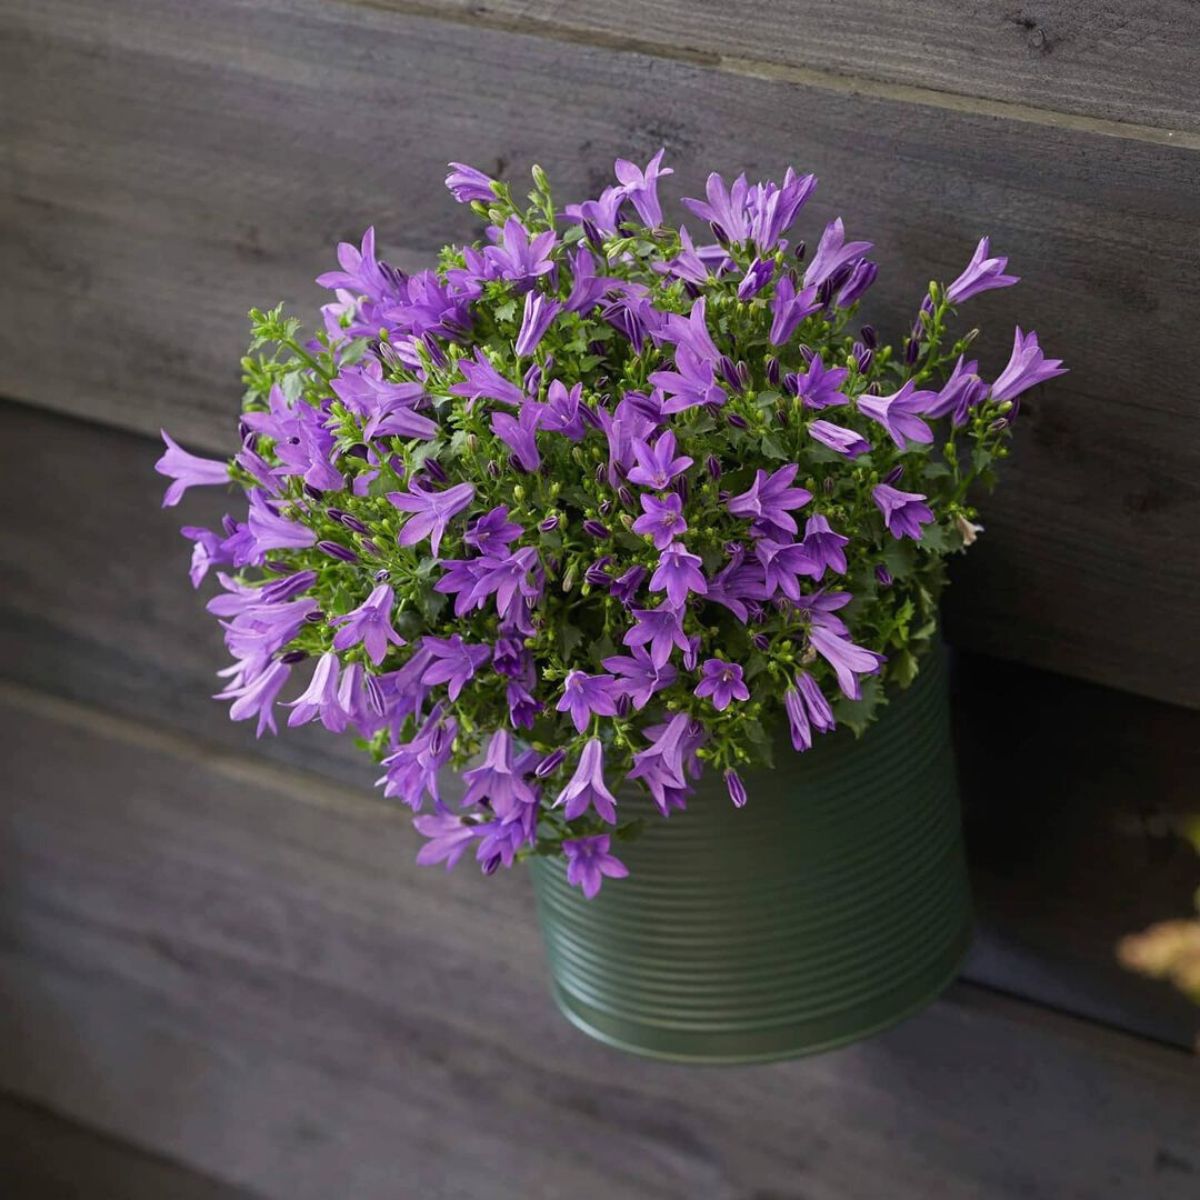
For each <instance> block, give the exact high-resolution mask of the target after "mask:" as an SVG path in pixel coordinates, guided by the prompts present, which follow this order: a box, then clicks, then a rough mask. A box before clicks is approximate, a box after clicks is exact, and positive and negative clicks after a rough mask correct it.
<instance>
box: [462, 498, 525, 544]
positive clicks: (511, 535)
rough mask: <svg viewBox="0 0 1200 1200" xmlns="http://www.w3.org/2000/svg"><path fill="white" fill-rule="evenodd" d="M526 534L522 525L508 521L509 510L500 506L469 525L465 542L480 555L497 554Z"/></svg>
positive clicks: (464, 537)
mask: <svg viewBox="0 0 1200 1200" xmlns="http://www.w3.org/2000/svg"><path fill="white" fill-rule="evenodd" d="M524 532H525V531H524V530H523V529H522V528H521V526H520V525H518V524H516V523H515V522H514V521H510V520H509V519H508V508H507V507H506V506H504V505H500V506H499V507H497V508H493V509H491V510H490V511H489V512H486V513H484V515H483V516H482V517H480V518H479V520H478V521H475V522H473V523H472V524H470V525H468V526H467V532H466V533H464V534H463V541H464V542H466V543H467V545H468V546H474V547H475V549H476V550H478V551H479V552H480V554H495V553H497V552H498V551H500V550H502V549H504V548H505V547H507V546H508V544H509V543H510V542H515V541H516V540H517V538H519V537H520V536H521V534H522V533H524Z"/></svg>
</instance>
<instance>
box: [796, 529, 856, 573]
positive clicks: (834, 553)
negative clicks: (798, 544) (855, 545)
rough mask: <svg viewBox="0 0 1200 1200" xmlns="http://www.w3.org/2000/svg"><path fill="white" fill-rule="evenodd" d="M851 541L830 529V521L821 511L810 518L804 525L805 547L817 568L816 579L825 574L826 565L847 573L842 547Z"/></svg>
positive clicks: (806, 552) (838, 571)
mask: <svg viewBox="0 0 1200 1200" xmlns="http://www.w3.org/2000/svg"><path fill="white" fill-rule="evenodd" d="M849 541H850V539H849V538H848V537H843V536H842V535H841V534H840V533H835V532H834V531H833V530H832V529H830V527H829V522H828V521H827V520H826V519H825V518H824V517H823V516H822V515H821V514H820V513H814V514H813V515H812V516H811V517H809V518H808V521H807V522H806V523H805V526H804V543H803V548H804V552H805V554H806V555H808V557H809V558H810V559H811V560H812V561H813V563H814V565H815V567H816V568H817V572H816V575H815V576H814V578H815V579H820V578H821V576H822V575H824V574H825V568H826V567H830V568H832V569H833V570H834V571H836V572H837V573H838V574H839V575H845V573H846V555H845V552H844V551H843V549H842V547H843V546H846V545H848V544H849Z"/></svg>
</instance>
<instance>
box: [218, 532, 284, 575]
mask: <svg viewBox="0 0 1200 1200" xmlns="http://www.w3.org/2000/svg"><path fill="white" fill-rule="evenodd" d="M230 536H231V537H232V536H233V535H232V534H230ZM263 566H264V567H266V568H267V570H268V571H274V572H275V574H276V575H290V574H291V573H292V572H293V571H294V570H295V569H296V568H295V567H293V566H292V564H291V563H285V562H280V561H279V559H277V558H268V559H267V560H266V562H264V563H263Z"/></svg>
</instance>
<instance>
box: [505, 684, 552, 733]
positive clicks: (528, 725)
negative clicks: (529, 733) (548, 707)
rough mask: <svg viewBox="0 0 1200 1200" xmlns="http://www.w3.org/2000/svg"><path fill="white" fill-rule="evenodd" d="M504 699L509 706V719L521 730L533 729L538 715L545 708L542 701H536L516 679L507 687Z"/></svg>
mask: <svg viewBox="0 0 1200 1200" xmlns="http://www.w3.org/2000/svg"><path fill="white" fill-rule="evenodd" d="M504 699H505V702H506V703H507V704H508V715H509V717H511V718H512V723H513V724H514V725H515V726H517V728H519V729H532V728H533V722H534V720H535V719H536V718H537V715H538V713H540V712H541V711H542V709H543V708H545V705H544V704H542V702H541V701H540V700H537V699H535V698H534V697H533V696H532V695H531V694H530V692H529V690H528V689H527V688H526V687H524V686H523V685H522V684H520V683H518V682H517V681H516V680H515V679H514V680H510V681H509V683H508V684H507V685H506V686H505V689H504Z"/></svg>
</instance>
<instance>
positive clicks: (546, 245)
mask: <svg viewBox="0 0 1200 1200" xmlns="http://www.w3.org/2000/svg"><path fill="white" fill-rule="evenodd" d="M488 236H489V237H490V238H492V239H493V241H495V243H496V244H495V245H494V246H488V247H487V248H486V249H485V250H484V252H483V253H484V257H485V258H486V259H487V261H488V262H489V263H490V264H491V265H492V266H493V267H494V268H495V269H496V271H497V272H498V273H499V275H500V278H501V279H511V280H512V281H513V282H514V283H516V284H518V285H520V286H521V287H523V288H526V289H527V288H529V287H532V286H533V281H534V280H535V279H537V278H538V277H539V276H542V275H548V274H549V273H550V272H551V271H553V270H554V261H553V259H551V258H550V252H551V250H553V249H554V246H555V243H556V242H557V241H558V237H557V236H556V235H555V233H554V230H553V229H548V230H546V231H545V232H544V233H539V234H538V235H537V236H536V237H532V238H531V237H530V235H529V231H528V230H527V229H526V228H525V226H524V225H522V224H521V222H520V221H519V220H517V218H516V217H509V218H508V220H507V221H505V222H504V229H503V230H500V229H497V228H496V227H495V226H492V228H490V229H489V230H488Z"/></svg>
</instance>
